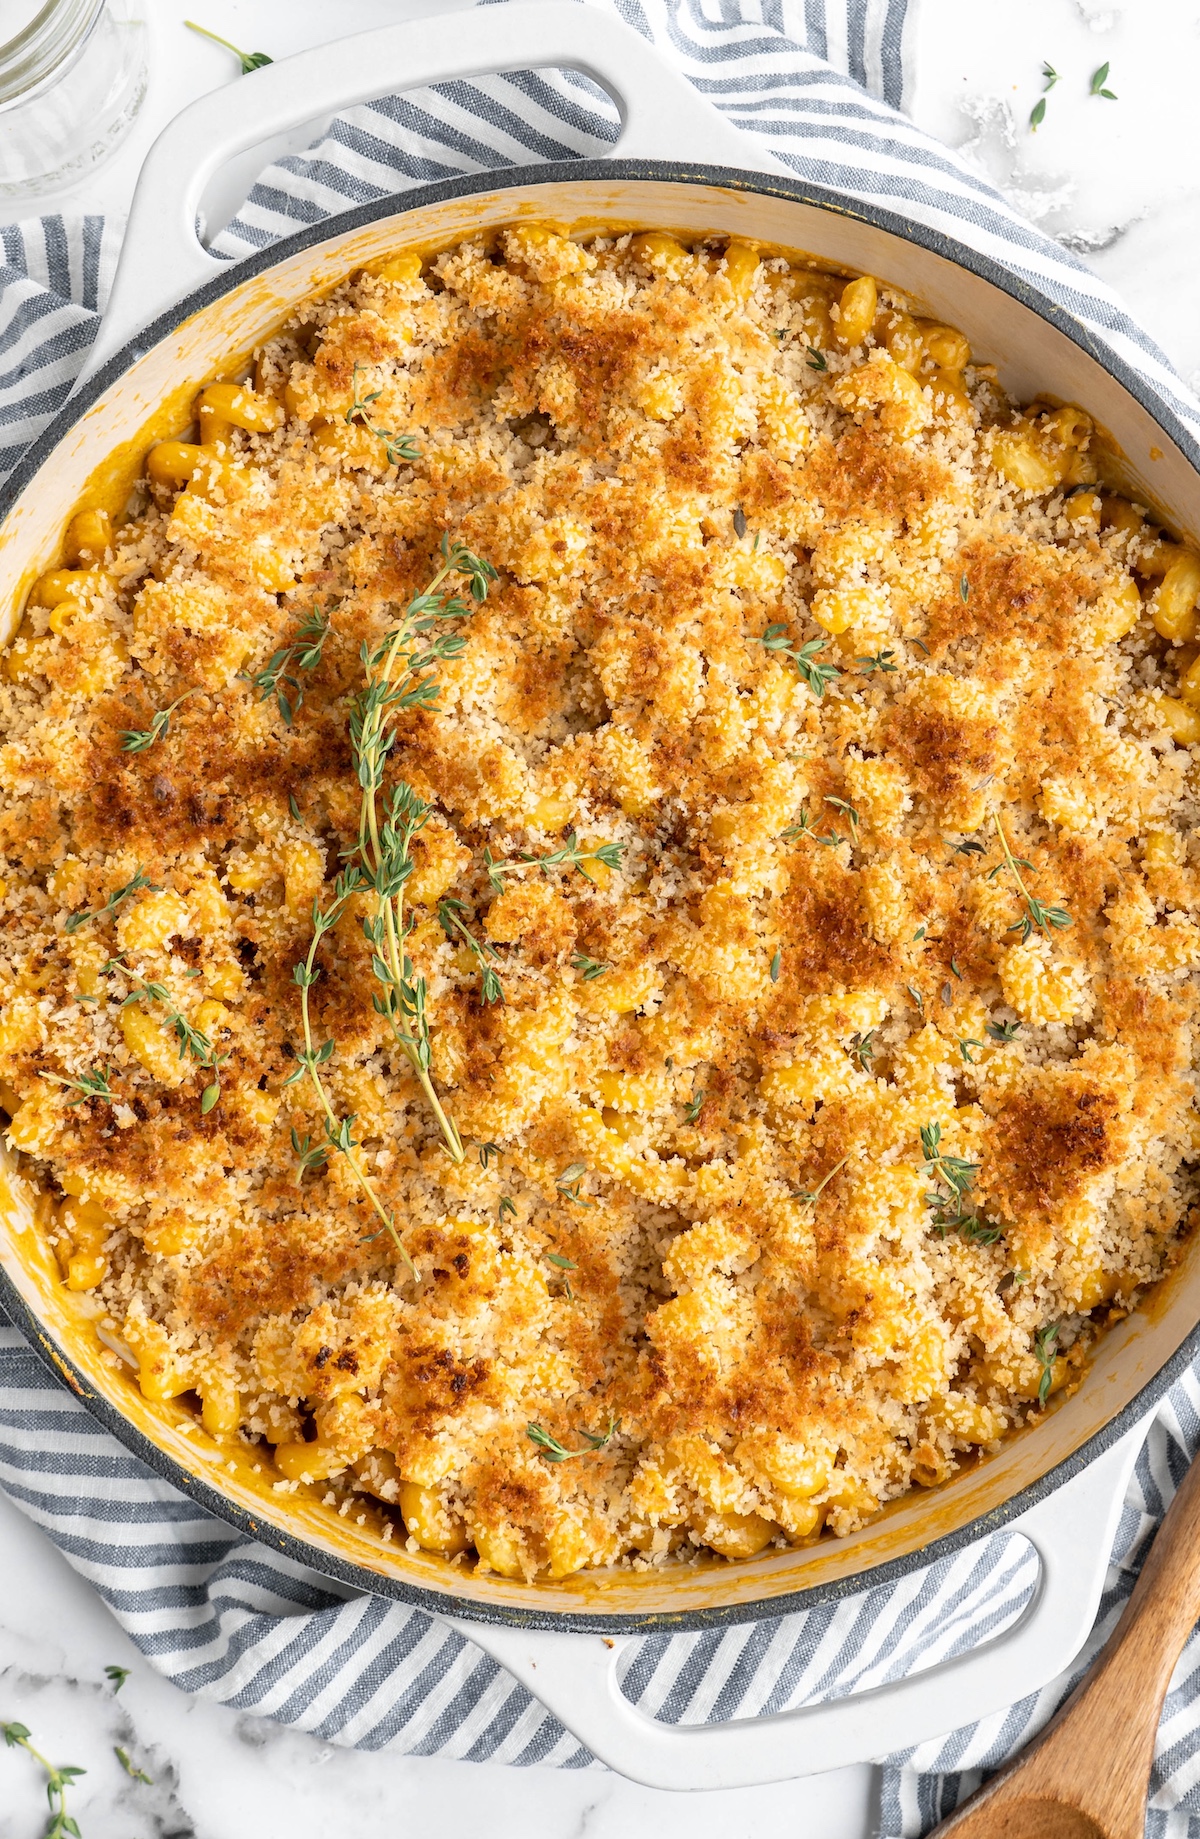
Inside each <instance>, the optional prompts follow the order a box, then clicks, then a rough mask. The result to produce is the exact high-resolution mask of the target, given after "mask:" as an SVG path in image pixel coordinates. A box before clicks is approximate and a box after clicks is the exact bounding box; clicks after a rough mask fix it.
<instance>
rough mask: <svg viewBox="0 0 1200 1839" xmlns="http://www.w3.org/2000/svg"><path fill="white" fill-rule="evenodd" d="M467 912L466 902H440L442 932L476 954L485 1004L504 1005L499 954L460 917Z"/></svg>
mask: <svg viewBox="0 0 1200 1839" xmlns="http://www.w3.org/2000/svg"><path fill="white" fill-rule="evenodd" d="M466 911H467V907H466V903H465V901H461V900H439V902H438V919H439V920H440V921H441V926H442V931H443V932H444V933H445V935H446V937H447V938H448V939H449V940H450V941H451V942H453V941H454V939H455V936H456V935H457V937H458V938H460V939H461V940H462V942H463V944H464V945H465V946H466V947H467V950H468V951H470V952H472V953H473V954H474V956H475V961H476V963H477V964H478V965H479V982H480V995H481V996H482V998H483V1000H484V1002H485V1003H502V1002H503V1001H504V985H503V984H502V983H501V981H500V977H499V974H498V972H497V971H496V968H495V967H496V965H497V964H498V963H499V954H498V953H497V952H496V951H495V950H494V949H493V947H492V946H491V945H489V944H488V942H487V940H486V939H477V938H476V937H475V934H474V933H473V932H472V931H471V929H470V927H469V926H467V925H466V924H465V923H464V922H463V920H462V919H461V918H460V917H459V916H460V914H463V913H465V912H466Z"/></svg>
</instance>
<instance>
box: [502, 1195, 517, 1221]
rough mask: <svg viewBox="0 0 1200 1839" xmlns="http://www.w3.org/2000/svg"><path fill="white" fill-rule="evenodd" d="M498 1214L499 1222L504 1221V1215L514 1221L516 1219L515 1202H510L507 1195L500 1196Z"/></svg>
mask: <svg viewBox="0 0 1200 1839" xmlns="http://www.w3.org/2000/svg"><path fill="white" fill-rule="evenodd" d="M499 1213H500V1218H501V1220H503V1219H504V1216H505V1214H508V1216H509V1217H510V1218H511V1219H514V1220H515V1219H516V1217H517V1206H516V1202H515V1201H513V1200H510V1199H509V1197H508V1195H507V1194H502V1195H501V1196H500V1207H499Z"/></svg>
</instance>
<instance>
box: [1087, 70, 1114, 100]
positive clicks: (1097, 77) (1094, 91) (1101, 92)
mask: <svg viewBox="0 0 1200 1839" xmlns="http://www.w3.org/2000/svg"><path fill="white" fill-rule="evenodd" d="M1108 71H1109V66H1108V65H1107V64H1101V66H1100V68H1099V70H1093V72H1092V82H1091V88H1090V89H1089V91H1088V94H1089V95H1092V96H1103V97H1104V98H1105V99H1106V100H1107V101H1108V102H1115V101H1116V100H1117V98H1116V97H1115V96H1114V95H1113V93H1112V91H1111V89H1105V87H1104V85H1105V84H1106V83H1107V82H1108Z"/></svg>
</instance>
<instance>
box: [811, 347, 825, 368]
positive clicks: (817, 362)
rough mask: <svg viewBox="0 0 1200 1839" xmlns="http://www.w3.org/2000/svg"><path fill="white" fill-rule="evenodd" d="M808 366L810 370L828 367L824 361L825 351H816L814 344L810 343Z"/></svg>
mask: <svg viewBox="0 0 1200 1839" xmlns="http://www.w3.org/2000/svg"><path fill="white" fill-rule="evenodd" d="M808 368H809V369H810V370H828V369H829V366H828V364H827V363H826V362H825V353H824V352H823V351H818V350H817V348H816V346H815V345H810V346H809V347H808Z"/></svg>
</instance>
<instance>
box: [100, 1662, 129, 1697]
mask: <svg viewBox="0 0 1200 1839" xmlns="http://www.w3.org/2000/svg"><path fill="white" fill-rule="evenodd" d="M104 1677H105V1679H106V1680H108V1682H109V1684H110V1685H111V1686H112V1689H113V1691H114V1692H119V1691H120V1690H121V1687H122V1686H123V1685H124V1684H125V1681H126V1680H127V1679H128V1678H129V1668H128V1667H105V1669H104Z"/></svg>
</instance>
